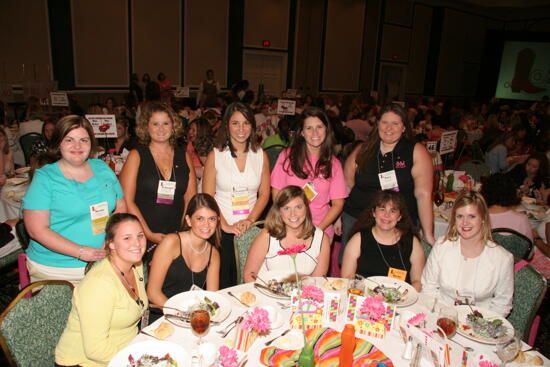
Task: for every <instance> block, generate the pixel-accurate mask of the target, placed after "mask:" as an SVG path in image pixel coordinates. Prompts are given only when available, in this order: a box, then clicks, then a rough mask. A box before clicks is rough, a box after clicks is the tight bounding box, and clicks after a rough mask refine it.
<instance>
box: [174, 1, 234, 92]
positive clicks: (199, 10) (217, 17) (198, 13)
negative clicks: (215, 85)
mask: <svg viewBox="0 0 550 367" xmlns="http://www.w3.org/2000/svg"><path fill="white" fill-rule="evenodd" d="M211 9H216V11H211ZM228 12H229V0H201V1H186V2H185V22H184V24H185V42H184V47H185V51H184V83H183V84H184V85H199V84H200V82H201V81H202V80H204V79H205V77H206V70H207V69H212V70H214V77H215V78H216V80H218V81H219V82H220V86H221V87H224V86H225V84H226V80H227V42H228V41H227V31H228V20H229V17H228Z"/></svg>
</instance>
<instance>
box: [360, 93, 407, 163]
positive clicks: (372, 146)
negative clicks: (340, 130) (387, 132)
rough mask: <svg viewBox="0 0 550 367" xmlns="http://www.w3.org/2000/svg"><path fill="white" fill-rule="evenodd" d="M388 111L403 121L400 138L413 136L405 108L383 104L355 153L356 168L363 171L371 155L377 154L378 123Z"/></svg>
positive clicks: (394, 104)
mask: <svg viewBox="0 0 550 367" xmlns="http://www.w3.org/2000/svg"><path fill="white" fill-rule="evenodd" d="M388 112H393V113H395V114H396V115H397V116H399V117H400V118H401V122H402V123H403V127H404V128H405V131H404V132H403V135H402V136H401V138H403V137H404V138H405V139H408V140H412V138H413V132H412V129H411V125H410V124H409V122H408V120H407V112H406V111H405V109H403V107H401V106H400V105H398V104H397V103H390V104H387V105H385V106H384V107H382V108H381V109H380V112H379V113H378V121H377V122H376V124H375V125H374V127H373V129H372V132H371V134H370V135H369V139H368V140H367V141H366V142H364V143H363V144H362V146H361V148H360V149H359V152H358V153H357V158H356V159H355V163H356V164H357V169H358V170H359V171H364V170H365V169H366V167H367V164H368V162H369V160H370V159H371V158H372V156H373V155H374V154H378V153H377V152H376V149H377V148H379V146H380V134H379V133H378V124H379V123H380V120H381V118H382V116H384V114H385V113H388Z"/></svg>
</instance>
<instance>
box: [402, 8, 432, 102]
mask: <svg viewBox="0 0 550 367" xmlns="http://www.w3.org/2000/svg"><path fill="white" fill-rule="evenodd" d="M431 24H432V8H429V7H426V6H420V5H418V6H416V7H415V10H414V24H413V29H412V39H411V46H410V50H409V67H408V68H407V85H406V89H405V90H406V93H409V94H422V93H423V91H424V77H425V75H426V61H427V58H428V48H429V42H430V28H431Z"/></svg>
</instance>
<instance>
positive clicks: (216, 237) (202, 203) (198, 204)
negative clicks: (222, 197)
mask: <svg viewBox="0 0 550 367" xmlns="http://www.w3.org/2000/svg"><path fill="white" fill-rule="evenodd" d="M200 208H207V209H210V210H212V211H213V212H214V213H216V215H217V216H218V223H217V224H216V230H215V231H214V234H213V235H212V236H210V238H209V239H208V242H209V243H210V244H211V245H212V246H214V247H215V248H217V249H219V248H220V243H221V230H220V225H221V219H220V217H221V215H220V207H219V206H218V203H216V200H215V199H214V198H213V197H212V196H210V195H209V194H204V193H201V194H195V195H194V196H193V197H192V198H191V200H189V204H188V205H187V211H186V212H185V216H184V218H183V222H182V225H181V229H180V230H181V231H189V230H190V229H191V227H190V226H189V225H188V224H187V221H186V220H185V218H186V217H187V216H189V218H191V217H192V216H193V214H195V212H196V211H197V210H199V209H200Z"/></svg>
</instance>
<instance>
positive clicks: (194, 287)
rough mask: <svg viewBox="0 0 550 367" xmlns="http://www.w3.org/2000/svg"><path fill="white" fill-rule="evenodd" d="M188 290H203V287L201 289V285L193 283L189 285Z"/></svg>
mask: <svg viewBox="0 0 550 367" xmlns="http://www.w3.org/2000/svg"><path fill="white" fill-rule="evenodd" d="M189 290H190V291H204V289H202V288H201V287H199V286H198V285H195V284H193V285H192V286H191V288H189Z"/></svg>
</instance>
